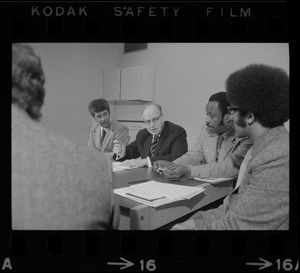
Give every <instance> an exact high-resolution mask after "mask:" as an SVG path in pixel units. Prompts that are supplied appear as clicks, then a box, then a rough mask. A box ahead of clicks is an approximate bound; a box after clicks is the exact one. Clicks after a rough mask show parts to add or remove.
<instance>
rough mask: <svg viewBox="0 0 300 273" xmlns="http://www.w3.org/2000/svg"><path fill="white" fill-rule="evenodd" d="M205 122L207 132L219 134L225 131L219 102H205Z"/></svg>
mask: <svg viewBox="0 0 300 273" xmlns="http://www.w3.org/2000/svg"><path fill="white" fill-rule="evenodd" d="M205 122H206V125H207V132H208V133H209V134H221V133H223V132H224V131H226V129H225V127H226V126H225V125H224V122H223V116H222V114H221V111H220V110H219V103H218V102H217V101H209V102H208V103H207V104H206V119H205ZM226 128H227V127H226ZM227 129H228V128H227Z"/></svg>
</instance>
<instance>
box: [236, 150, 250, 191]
mask: <svg viewBox="0 0 300 273" xmlns="http://www.w3.org/2000/svg"><path fill="white" fill-rule="evenodd" d="M251 151H252V147H251V148H250V149H249V150H248V152H247V153H246V155H245V157H244V160H243V162H242V164H241V167H240V171H239V176H238V178H237V181H236V185H235V188H234V190H236V189H237V188H238V187H239V186H240V184H241V182H242V180H243V178H244V175H245V172H246V170H247V167H248V165H249V162H250V160H251V159H252V154H251Z"/></svg>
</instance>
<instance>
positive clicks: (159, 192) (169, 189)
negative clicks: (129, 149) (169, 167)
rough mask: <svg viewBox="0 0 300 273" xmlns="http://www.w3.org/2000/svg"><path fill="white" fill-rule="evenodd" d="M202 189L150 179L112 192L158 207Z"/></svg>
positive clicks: (199, 191) (188, 196)
mask: <svg viewBox="0 0 300 273" xmlns="http://www.w3.org/2000/svg"><path fill="white" fill-rule="evenodd" d="M204 190H205V189H204V188H203V187H191V186H183V185H177V184H171V183H162V182H156V181H153V180H152V181H148V182H144V183H140V184H135V185H131V186H129V187H126V188H120V189H115V190H114V193H115V194H117V195H120V196H123V197H126V198H129V199H132V200H134V201H137V202H140V203H143V204H146V205H149V206H151V207H158V206H162V205H165V204H169V203H172V202H174V201H178V200H184V199H191V198H192V197H194V196H196V195H198V194H199V193H201V192H203V191H204Z"/></svg>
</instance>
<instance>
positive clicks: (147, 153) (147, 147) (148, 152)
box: [144, 134, 152, 157]
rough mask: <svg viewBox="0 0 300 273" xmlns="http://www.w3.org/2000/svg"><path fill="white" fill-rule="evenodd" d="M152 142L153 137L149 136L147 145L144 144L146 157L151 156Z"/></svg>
mask: <svg viewBox="0 0 300 273" xmlns="http://www.w3.org/2000/svg"><path fill="white" fill-rule="evenodd" d="M151 142H152V135H151V134H149V135H148V137H147V139H146V141H145V144H144V149H145V156H146V157H147V156H150V146H151Z"/></svg>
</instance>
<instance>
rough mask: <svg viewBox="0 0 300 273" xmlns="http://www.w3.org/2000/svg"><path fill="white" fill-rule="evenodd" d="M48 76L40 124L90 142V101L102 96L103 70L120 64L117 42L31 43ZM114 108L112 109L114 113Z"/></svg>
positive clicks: (79, 141)
mask: <svg viewBox="0 0 300 273" xmlns="http://www.w3.org/2000/svg"><path fill="white" fill-rule="evenodd" d="M31 45H32V47H33V48H34V50H35V52H36V54H37V55H39V56H40V57H41V62H42V66H43V69H44V73H45V75H46V84H45V88H46V97H45V104H44V106H43V108H42V113H43V119H42V120H41V124H42V125H44V126H46V127H50V128H51V129H53V130H54V131H57V132H59V133H62V134H63V135H65V136H66V137H68V138H71V139H72V140H74V141H76V142H78V143H79V144H81V145H87V142H88V136H89V135H88V133H89V128H90V125H91V116H90V114H89V112H88V104H89V102H90V101H91V100H92V99H95V98H99V97H102V94H103V91H102V87H103V78H102V71H103V70H105V69H112V68H115V67H116V66H117V50H118V47H117V44H104V43H102V44H100V43H97V44H94V43H31ZM114 112H115V109H114V108H112V114H114Z"/></svg>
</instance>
